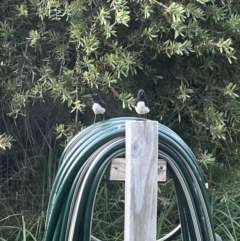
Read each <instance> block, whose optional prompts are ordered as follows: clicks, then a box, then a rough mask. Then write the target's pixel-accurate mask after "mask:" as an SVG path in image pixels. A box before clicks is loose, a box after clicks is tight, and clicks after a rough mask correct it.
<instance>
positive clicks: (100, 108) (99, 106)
mask: <svg viewBox="0 0 240 241" xmlns="http://www.w3.org/2000/svg"><path fill="white" fill-rule="evenodd" d="M92 100H93V105H92V109H93V112H94V114H95V116H94V122H93V123H95V122H96V116H97V115H99V114H102V115H103V120H105V115H104V113H105V111H106V104H105V102H104V100H103V99H102V98H101V96H100V95H99V94H97V93H93V94H92Z"/></svg>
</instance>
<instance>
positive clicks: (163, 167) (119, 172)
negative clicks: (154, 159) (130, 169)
mask: <svg viewBox="0 0 240 241" xmlns="http://www.w3.org/2000/svg"><path fill="white" fill-rule="evenodd" d="M125 163H126V159H125V158H113V159H112V163H111V167H110V177H109V179H110V180H111V181H118V182H123V181H125V165H126V164H125ZM166 181H167V161H166V160H164V159H158V182H166Z"/></svg>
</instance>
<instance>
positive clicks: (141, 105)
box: [135, 101, 150, 115]
mask: <svg viewBox="0 0 240 241" xmlns="http://www.w3.org/2000/svg"><path fill="white" fill-rule="evenodd" d="M135 110H136V112H137V113H138V114H139V115H145V114H147V113H148V112H149V111H150V110H149V108H148V107H147V106H145V103H144V101H139V102H138V103H137V106H135Z"/></svg>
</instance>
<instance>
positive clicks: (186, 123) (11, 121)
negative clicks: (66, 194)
mask: <svg viewBox="0 0 240 241" xmlns="http://www.w3.org/2000/svg"><path fill="white" fill-rule="evenodd" d="M0 12H1V15H0V56H1V58H0V103H1V106H0V110H1V116H0V150H1V152H0V158H1V159H0V170H1V183H0V194H1V196H0V207H1V210H2V211H1V214H0V222H1V225H0V226H1V228H0V238H2V239H3V240H20V239H21V238H22V235H23V237H25V236H24V234H25V235H27V237H28V238H29V240H34V239H33V236H35V238H36V239H37V240H40V239H41V235H42V231H43V230H44V218H45V214H46V207H47V202H48V196H49V192H50V190H51V186H52V182H53V180H54V176H55V173H56V169H57V158H58V157H59V155H60V153H61V151H62V146H63V145H64V144H65V143H66V142H67V141H68V140H69V139H70V138H72V136H73V135H75V134H76V132H78V131H79V130H81V129H82V128H84V127H85V126H87V125H90V124H92V121H93V113H92V110H91V106H90V103H91V102H90V94H91V93H92V92H99V93H101V95H102V96H103V98H104V99H105V100H106V102H107V118H112V117H116V116H127V115H136V113H135V111H134V110H132V105H133V102H134V97H135V95H136V92H137V90H138V89H139V88H143V89H144V90H145V91H146V93H147V96H148V98H149V100H150V108H151V112H150V115H149V118H150V119H154V120H157V121H159V122H161V123H163V124H164V125H166V126H168V127H170V128H172V129H173V130H174V131H176V132H177V133H178V134H179V135H180V136H181V137H182V138H183V139H184V140H185V141H186V142H187V143H188V145H189V146H190V147H191V148H192V149H193V151H194V153H195V154H196V156H197V157H198V159H199V161H200V163H202V166H203V170H204V171H205V175H206V179H207V180H208V181H209V182H210V192H211V198H212V203H213V213H214V221H215V224H216V227H217V229H218V230H219V232H220V233H221V234H222V236H223V237H226V240H238V239H239V238H240V231H239V230H240V227H239V215H238V214H239V207H240V202H239V200H237V197H238V193H237V191H236V190H237V189H238V187H239V184H240V172H239V171H238V169H239V160H238V155H239V151H240V144H239V131H240V123H239V122H240V108H239V105H240V101H239V94H240V85H239V72H240V71H239V59H240V53H239V51H240V46H239V36H240V14H239V12H240V3H239V2H238V1H233V0H215V1H214V0H182V1H176V2H171V1H166V0H164V1H157V0H130V1H127V0H108V1H103V0H74V1H71V0H25V1H23V0H22V1H17V0H1V3H0ZM10 146H12V147H11V149H10V150H9V147H10ZM104 191H105V192H106V190H104ZM166 195H169V194H166ZM103 197H106V195H105V196H103ZM168 198H169V197H168ZM99 199H100V200H101V197H99ZM167 200H170V199H167ZM234 201H235V202H234ZM165 206H169V204H166V202H165ZM99 210H101V209H99ZM105 211H106V210H105ZM174 215H175V213H174ZM175 217H176V215H175ZM176 220H177V218H175V221H176ZM108 221H109V220H108ZM25 222H26V223H25ZM106 222H107V219H106ZM109 223H111V222H110V221H109ZM25 224H26V225H25ZM9 230H11V232H9ZM96 232H98V233H99V235H101V232H99V230H98V231H96ZM112 234H113V233H111V235H112ZM31 237H32V239H31ZM111 240H113V239H111Z"/></svg>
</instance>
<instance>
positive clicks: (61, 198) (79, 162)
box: [44, 117, 215, 241]
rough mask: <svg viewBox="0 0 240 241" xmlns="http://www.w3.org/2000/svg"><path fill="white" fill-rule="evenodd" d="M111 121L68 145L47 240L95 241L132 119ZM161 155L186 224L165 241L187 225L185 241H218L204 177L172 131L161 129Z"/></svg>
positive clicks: (51, 203)
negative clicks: (102, 194) (100, 201)
mask: <svg viewBox="0 0 240 241" xmlns="http://www.w3.org/2000/svg"><path fill="white" fill-rule="evenodd" d="M133 120H134V121H136V120H139V121H142V120H143V119H141V118H132V117H121V118H114V119H109V120H107V121H103V122H99V123H97V124H94V125H92V126H89V127H87V128H86V129H84V130H83V131H81V132H79V133H78V134H77V135H76V136H75V137H74V138H73V139H72V140H71V141H70V142H69V144H68V145H67V147H66V148H65V150H64V152H63V154H62V156H61V158H60V166H59V170H58V172H57V176H56V179H55V182H54V185H53V188H52V193H51V196H50V201H49V207H48V214H47V219H46V230H45V235H44V241H89V240H91V239H92V240H96V241H97V240H98V239H97V238H95V237H93V236H91V223H92V221H91V220H92V214H93V208H94V201H95V197H96V193H97V189H98V186H99V184H100V181H101V178H102V176H103V173H104V171H105V170H106V168H107V166H108V165H109V163H110V162H111V160H112V159H113V158H114V157H116V156H117V155H120V154H124V153H125V123H126V121H133ZM158 135H159V148H158V153H159V157H160V158H162V159H165V160H166V161H167V164H168V171H169V172H170V174H171V176H172V178H173V181H174V185H175V190H176V194H177V201H178V208H179V216H180V222H181V226H180V225H179V227H177V228H176V229H174V230H173V231H172V232H171V233H169V234H167V235H166V236H164V237H163V238H161V239H159V241H164V240H172V239H173V238H174V237H175V236H176V235H177V234H178V233H179V230H180V227H181V231H182V237H183V240H184V241H215V234H214V230H213V222H212V218H211V215H210V206H209V200H208V196H207V193H206V189H205V186H204V179H203V176H202V174H201V170H200V168H199V165H198V163H197V160H196V158H195V156H194V154H193V153H192V151H191V150H190V148H189V147H188V146H187V145H186V143H185V142H184V141H183V140H182V139H181V138H180V137H179V136H178V135H177V134H176V133H175V132H173V131H172V130H171V129H169V128H167V127H166V126H164V125H162V124H159V125H158Z"/></svg>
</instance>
